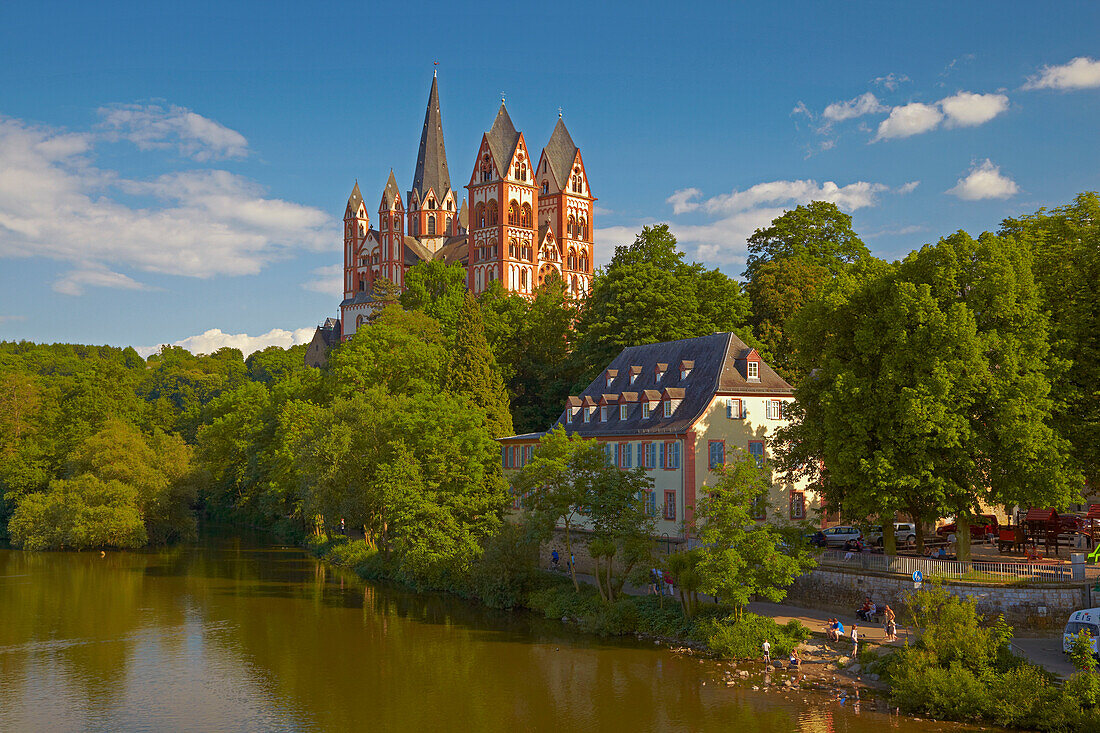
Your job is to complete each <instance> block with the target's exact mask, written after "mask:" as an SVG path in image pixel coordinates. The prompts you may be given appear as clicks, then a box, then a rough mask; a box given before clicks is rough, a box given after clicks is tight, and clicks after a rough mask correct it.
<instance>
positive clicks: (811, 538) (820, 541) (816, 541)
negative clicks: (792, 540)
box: [803, 529, 825, 547]
mask: <svg viewBox="0 0 1100 733" xmlns="http://www.w3.org/2000/svg"><path fill="white" fill-rule="evenodd" d="M803 537H805V538H806V542H808V543H809V544H811V545H813V546H814V547H824V546H825V533H824V532H822V531H821V530H820V529H819V530H817V531H816V532H810V533H809V534H807V535H803Z"/></svg>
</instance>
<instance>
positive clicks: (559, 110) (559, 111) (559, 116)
mask: <svg viewBox="0 0 1100 733" xmlns="http://www.w3.org/2000/svg"><path fill="white" fill-rule="evenodd" d="M558 119H561V107H558Z"/></svg>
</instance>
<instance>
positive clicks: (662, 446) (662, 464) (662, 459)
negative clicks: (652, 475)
mask: <svg viewBox="0 0 1100 733" xmlns="http://www.w3.org/2000/svg"><path fill="white" fill-rule="evenodd" d="M660 449H661V468H668V464H667V463H665V444H664V443H661V445H660Z"/></svg>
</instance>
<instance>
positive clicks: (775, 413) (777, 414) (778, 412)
mask: <svg viewBox="0 0 1100 733" xmlns="http://www.w3.org/2000/svg"><path fill="white" fill-rule="evenodd" d="M782 417H783V403H782V402H781V401H780V400H768V419H769V420H779V419H781V418H782Z"/></svg>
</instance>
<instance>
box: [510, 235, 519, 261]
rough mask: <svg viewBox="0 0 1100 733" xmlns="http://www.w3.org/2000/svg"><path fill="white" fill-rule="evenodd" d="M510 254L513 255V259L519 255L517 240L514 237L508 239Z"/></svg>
mask: <svg viewBox="0 0 1100 733" xmlns="http://www.w3.org/2000/svg"><path fill="white" fill-rule="evenodd" d="M508 256H509V257H511V258H512V259H513V260H514V259H516V257H518V256H519V255H517V254H516V240H514V239H509V240H508Z"/></svg>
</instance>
